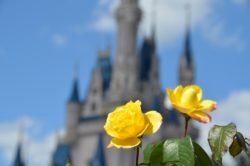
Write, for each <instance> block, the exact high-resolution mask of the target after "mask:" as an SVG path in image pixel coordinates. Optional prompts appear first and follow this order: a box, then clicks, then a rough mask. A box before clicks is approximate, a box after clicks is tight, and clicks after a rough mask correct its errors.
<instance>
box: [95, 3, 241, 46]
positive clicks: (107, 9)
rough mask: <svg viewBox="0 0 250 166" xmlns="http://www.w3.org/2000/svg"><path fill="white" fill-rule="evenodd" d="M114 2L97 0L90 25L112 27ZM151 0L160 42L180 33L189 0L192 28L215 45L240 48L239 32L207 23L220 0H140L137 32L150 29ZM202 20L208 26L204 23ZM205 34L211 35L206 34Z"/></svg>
mask: <svg viewBox="0 0 250 166" xmlns="http://www.w3.org/2000/svg"><path fill="white" fill-rule="evenodd" d="M234 1H246V0H234ZM118 2H119V0H110V1H108V0H99V3H98V7H97V8H96V10H95V12H94V15H95V17H96V19H95V20H94V21H93V22H91V24H90V25H91V28H93V29H95V30H98V31H105V32H107V31H114V30H115V25H116V23H115V20H114V16H113V13H114V10H115V9H116V7H117V4H118ZM153 2H156V5H155V9H156V11H157V12H156V25H157V26H156V27H157V39H158V42H159V44H160V45H164V44H166V43H171V42H173V41H175V40H176V39H178V38H179V37H183V33H184V27H185V22H186V20H185V16H186V13H185V6H186V4H187V3H188V2H189V3H190V4H191V14H192V21H191V24H192V25H191V26H192V27H193V29H195V28H200V29H201V30H202V32H203V33H204V34H205V37H207V38H208V40H209V41H210V42H213V43H214V44H216V45H220V46H223V47H232V46H235V44H236V47H237V49H238V50H242V49H244V46H245V44H244V41H243V40H242V38H241V36H240V34H239V33H236V32H228V33H224V31H225V29H226V26H224V25H223V26H222V25H220V24H216V25H214V24H212V23H211V21H212V19H211V18H214V17H216V16H217V15H219V12H216V7H215V6H216V5H218V4H219V3H221V1H216V0H191V1H188V0H178V1H176V0H168V1H166V0H157V1H155V0H141V1H140V6H141V8H142V10H143V20H142V23H141V24H140V31H139V32H140V34H141V35H145V34H149V32H150V27H151V23H152V10H153V8H154V7H153V5H152V4H153ZM219 21H221V20H219ZM204 24H205V25H211V26H204ZM208 34H209V35H210V34H212V35H211V36H209V35H208ZM232 48H234V47H232Z"/></svg>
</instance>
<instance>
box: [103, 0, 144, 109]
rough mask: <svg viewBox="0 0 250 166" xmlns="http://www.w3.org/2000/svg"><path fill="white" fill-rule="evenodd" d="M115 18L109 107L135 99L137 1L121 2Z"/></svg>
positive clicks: (136, 86) (138, 9)
mask: <svg viewBox="0 0 250 166" xmlns="http://www.w3.org/2000/svg"><path fill="white" fill-rule="evenodd" d="M115 16H116V20H117V24H118V39H117V42H118V48H117V53H116V54H117V55H116V61H115V64H114V69H113V71H114V73H113V76H112V81H111V89H110V91H109V99H108V101H109V105H110V106H111V107H113V106H116V105H119V104H121V102H122V103H123V101H127V100H131V99H135V98H136V97H137V90H138V84H137V80H138V73H137V70H138V61H137V56H136V54H137V52H136V50H137V48H136V45H137V44H136V41H137V29H138V25H139V22H140V19H141V10H140V8H139V6H138V1H137V0H121V3H120V6H119V7H118V9H117V10H116V13H115ZM121 100H123V101H121Z"/></svg>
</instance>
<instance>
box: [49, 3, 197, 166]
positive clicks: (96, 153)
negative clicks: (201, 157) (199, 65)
mask: <svg viewBox="0 0 250 166" xmlns="http://www.w3.org/2000/svg"><path fill="white" fill-rule="evenodd" d="M141 15H142V11H141V9H140V8H139V6H138V2H137V0H121V2H120V5H119V7H118V8H117V10H116V12H115V16H116V21H117V24H118V34H117V43H118V44H117V46H118V48H117V53H116V56H115V61H114V63H112V60H111V55H110V48H107V49H106V50H102V51H99V52H98V58H97V62H96V66H95V67H94V69H93V72H92V78H91V81H90V84H89V88H88V94H87V95H86V99H85V100H84V101H82V100H81V99H80V98H79V94H78V82H77V81H78V80H77V78H75V80H74V86H73V91H72V94H71V98H70V100H69V101H68V103H67V112H66V135H65V137H64V138H63V141H61V142H59V143H58V147H57V149H56V150H55V152H54V155H53V156H52V162H51V165H54V166H61V165H63V164H61V162H59V161H57V160H60V157H61V159H62V158H63V157H64V158H65V157H66V158H68V159H71V160H72V163H73V165H74V166H131V165H133V164H134V162H135V161H134V155H135V151H134V150H133V149H132V150H122V149H119V150H117V149H115V148H112V149H106V148H105V146H106V145H107V144H108V143H109V141H110V137H109V136H107V135H106V134H105V133H104V131H103V126H104V123H105V119H106V116H107V114H108V113H109V112H111V111H113V109H114V108H115V107H116V106H118V105H122V104H125V103H126V102H127V101H129V100H137V99H140V100H141V101H142V102H143V110H145V111H148V110H152V109H154V110H157V111H159V112H161V113H162V114H163V115H164V117H165V116H166V117H167V123H166V124H164V125H163V127H162V128H161V130H160V132H158V133H157V134H156V135H154V136H150V137H146V138H145V141H144V143H145V142H146V143H147V142H152V141H154V140H157V139H160V138H166V137H179V136H180V135H181V133H182V128H183V122H182V120H181V119H180V116H179V114H178V113H177V112H176V111H173V110H171V108H165V107H164V96H165V92H163V91H162V89H161V85H160V75H159V58H158V55H157V47H156V41H155V40H156V39H155V32H154V31H155V29H153V33H152V34H151V36H150V37H145V38H144V40H143V43H142V47H141V49H140V51H139V52H138V51H137V50H138V48H137V31H138V26H139V23H140V20H141ZM186 38H188V39H186V40H187V41H186V44H185V49H184V53H183V56H182V57H181V62H180V83H181V84H183V85H188V84H191V83H193V80H194V65H193V61H192V57H191V53H190V48H187V47H190V41H189V40H190V39H189V31H188V33H187V36H186ZM190 57H191V58H190ZM189 60H190V61H189ZM166 109H169V110H168V111H167V110H166ZM190 129H191V130H190V132H191V135H192V136H193V137H194V138H197V137H198V130H197V129H196V128H195V127H194V126H192V125H191V127H190ZM60 149H62V150H60ZM58 156H59V157H58ZM63 166H64V165H63Z"/></svg>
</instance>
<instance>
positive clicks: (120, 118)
mask: <svg viewBox="0 0 250 166" xmlns="http://www.w3.org/2000/svg"><path fill="white" fill-rule="evenodd" d="M161 123H162V116H161V114H160V113H158V112H156V111H149V112H147V113H145V114H144V113H143V112H142V110H141V102H140V101H139V100H137V101H136V102H132V101H130V102H128V103H127V104H125V105H123V106H120V107H117V108H116V109H115V110H114V111H113V112H111V113H109V114H108V118H107V120H106V123H105V125H104V129H105V131H106V132H107V134H108V135H110V136H111V137H113V139H112V140H111V142H110V144H109V145H108V148H110V147H112V146H115V147H117V148H132V147H135V146H138V145H140V143H141V140H140V138H141V137H142V135H143V134H153V133H155V132H157V131H158V130H159V128H160V126H161Z"/></svg>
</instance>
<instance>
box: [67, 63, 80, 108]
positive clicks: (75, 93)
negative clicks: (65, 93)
mask: <svg viewBox="0 0 250 166" xmlns="http://www.w3.org/2000/svg"><path fill="white" fill-rule="evenodd" d="M78 72H79V69H78V65H75V69H74V82H73V87H72V92H71V96H70V99H69V102H77V103H79V102H80V97H79V88H78Z"/></svg>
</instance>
